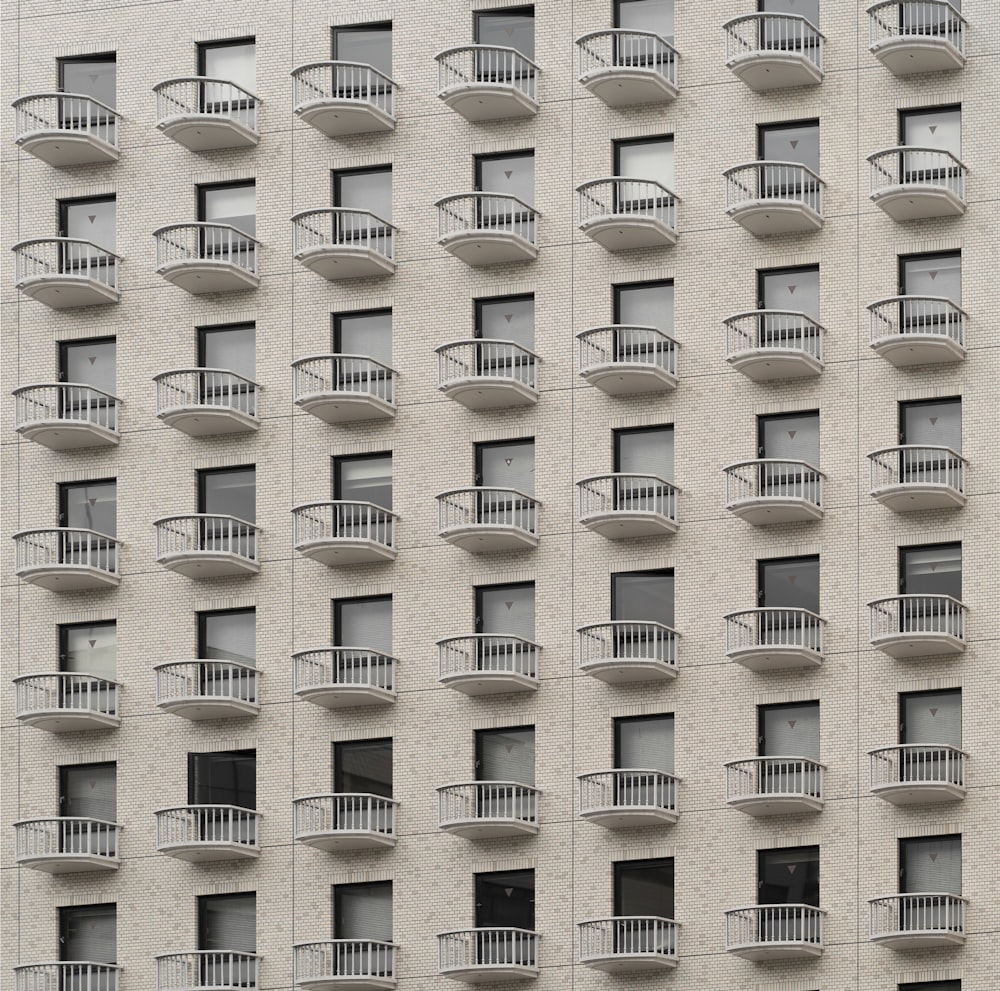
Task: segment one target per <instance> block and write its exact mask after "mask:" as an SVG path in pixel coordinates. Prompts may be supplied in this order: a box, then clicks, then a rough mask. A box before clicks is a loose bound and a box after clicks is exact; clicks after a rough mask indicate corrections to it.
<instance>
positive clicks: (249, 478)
mask: <svg viewBox="0 0 1000 991" xmlns="http://www.w3.org/2000/svg"><path fill="white" fill-rule="evenodd" d="M202 479H203V482H202V485H203V500H204V501H203V505H202V506H201V508H200V510H199V511H200V512H202V513H210V514H212V515H217V516H235V517H236V518H237V519H240V520H245V521H246V522H247V523H255V522H256V521H257V472H256V469H254V468H245V469H241V470H239V471H206V472H204V473H203V475H202Z"/></svg>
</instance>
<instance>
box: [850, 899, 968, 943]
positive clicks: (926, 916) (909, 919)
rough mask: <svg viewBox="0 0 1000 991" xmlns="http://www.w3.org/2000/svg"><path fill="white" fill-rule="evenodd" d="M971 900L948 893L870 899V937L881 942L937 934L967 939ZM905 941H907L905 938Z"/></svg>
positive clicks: (959, 939)
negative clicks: (966, 908) (902, 937)
mask: <svg viewBox="0 0 1000 991" xmlns="http://www.w3.org/2000/svg"><path fill="white" fill-rule="evenodd" d="M968 901H969V900H968V899H967V898H963V897H962V896H961V895H953V894H950V893H948V892H920V893H914V894H903V895H889V896H887V897H884V898H870V899H869V900H868V910H869V915H868V919H869V936H870V938H871V939H873V940H880V939H885V938H889V939H891V938H892V937H894V936H903V935H904V934H907V933H909V934H912V935H914V936H916V935H918V934H920V935H925V936H933V934H934V933H945V934H952V935H953V936H954V937H957V939H956V941H961V940H962V939H964V936H965V906H966V905H967V904H968ZM904 938H905V937H904Z"/></svg>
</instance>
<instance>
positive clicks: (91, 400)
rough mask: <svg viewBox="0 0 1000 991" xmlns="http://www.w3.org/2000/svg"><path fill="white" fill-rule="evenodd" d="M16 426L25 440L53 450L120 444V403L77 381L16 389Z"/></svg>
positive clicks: (24, 386)
mask: <svg viewBox="0 0 1000 991" xmlns="http://www.w3.org/2000/svg"><path fill="white" fill-rule="evenodd" d="M14 402H15V414H14V415H15V427H14V429H15V430H16V431H17V432H18V433H19V434H20V435H21V436H22V437H23V438H24V439H25V440H30V441H34V442H35V443H36V444H41V445H43V446H44V447H47V448H49V450H52V451H76V450H80V449H81V448H85V447H114V446H116V445H117V444H118V404H119V402H120V400H119V399H118V398H117V397H116V396H112V395H111V393H109V392H104V390H103V389H97V388H95V387H94V386H91V385H80V384H79V383H76V382H45V383H42V384H40V385H23V386H21V387H20V388H19V389H15V390H14Z"/></svg>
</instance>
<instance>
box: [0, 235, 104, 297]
mask: <svg viewBox="0 0 1000 991" xmlns="http://www.w3.org/2000/svg"><path fill="white" fill-rule="evenodd" d="M11 251H13V252H14V261H15V264H16V274H15V279H16V280H17V281H16V286H17V288H18V289H21V288H23V287H24V285H25V284H26V283H27V282H29V281H31V280H32V279H40V278H45V277H46V276H51V275H59V276H62V277H63V278H67V277H73V278H76V279H89V280H91V281H93V282H100V283H101V284H102V285H105V286H107V287H108V288H109V289H115V290H117V288H118V263H119V262H120V261H121V257H120V256H119V255H116V254H115V253H114V252H113V251H109V250H108V249H107V248H102V247H100V246H99V245H97V244H94V242H93V241H87V240H84V239H83V238H80V237H33V238H29V239H28V240H27V241H18V243H17V244H15V245H14V246H13V247H12V248H11Z"/></svg>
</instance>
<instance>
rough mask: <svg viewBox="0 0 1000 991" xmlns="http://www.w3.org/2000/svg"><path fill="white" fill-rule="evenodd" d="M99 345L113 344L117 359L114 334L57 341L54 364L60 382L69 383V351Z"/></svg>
mask: <svg viewBox="0 0 1000 991" xmlns="http://www.w3.org/2000/svg"><path fill="white" fill-rule="evenodd" d="M101 344H114V345H115V358H116V359H117V357H118V354H117V351H118V337H117V335H116V334H105V335H102V336H101V337H86V338H82V339H80V340H67V341H57V342H56V362H57V368H58V379H59V381H60V382H68V381H69V372H68V370H67V368H68V364H69V362H68V356H69V352H70V350H72V349H74V348H85V347H94V346H96V345H101Z"/></svg>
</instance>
